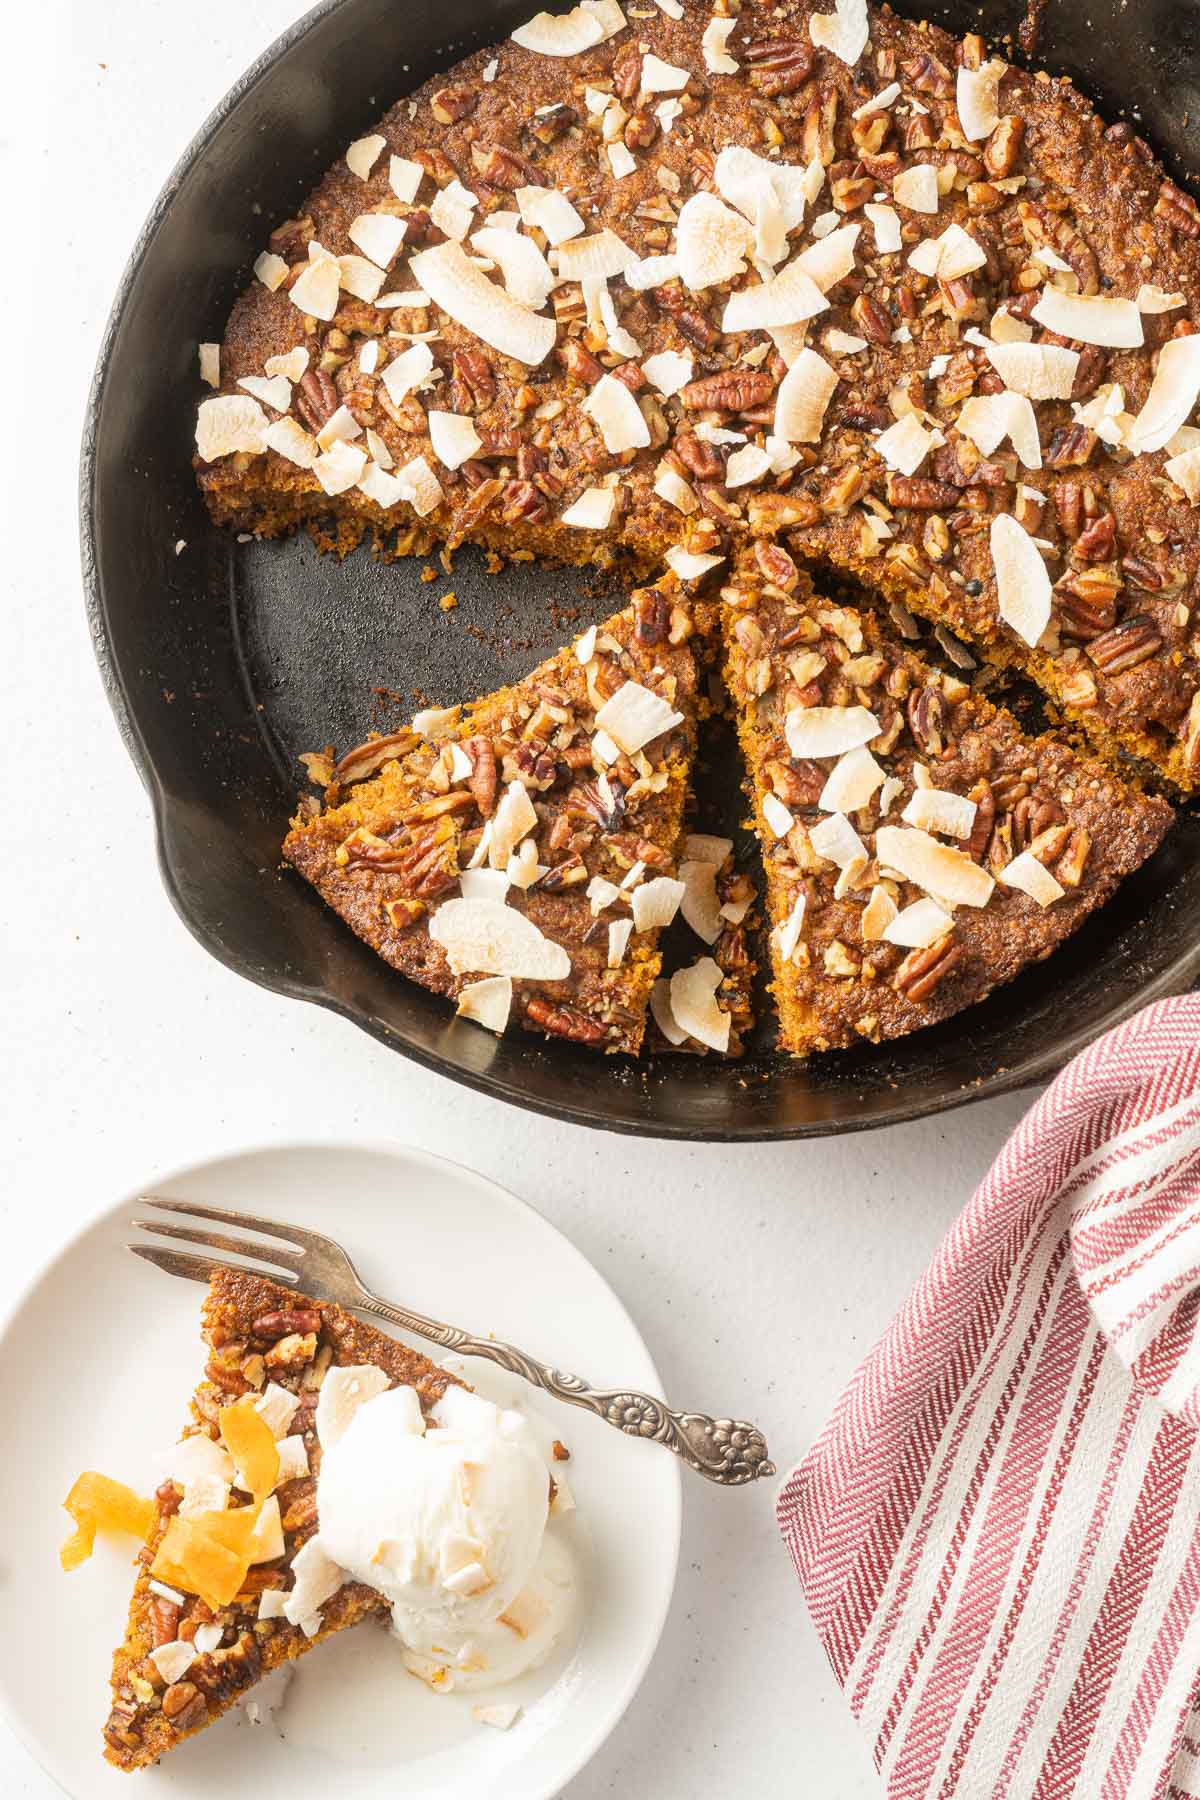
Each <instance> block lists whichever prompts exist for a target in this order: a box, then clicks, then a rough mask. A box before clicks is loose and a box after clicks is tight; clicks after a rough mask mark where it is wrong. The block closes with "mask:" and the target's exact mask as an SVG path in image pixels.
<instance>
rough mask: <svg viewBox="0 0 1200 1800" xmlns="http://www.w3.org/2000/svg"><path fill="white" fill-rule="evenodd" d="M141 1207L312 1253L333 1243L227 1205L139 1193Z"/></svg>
mask: <svg viewBox="0 0 1200 1800" xmlns="http://www.w3.org/2000/svg"><path fill="white" fill-rule="evenodd" d="M138 1205H139V1206H155V1207H160V1208H162V1209H163V1210H164V1211H166V1212H177V1213H189V1214H190V1215H191V1217H192V1218H193V1219H209V1220H211V1221H212V1223H213V1224H214V1225H240V1226H241V1228H242V1230H243V1231H261V1232H264V1233H265V1234H266V1236H267V1237H277V1238H284V1239H285V1240H290V1241H291V1242H292V1243H294V1244H302V1245H303V1246H304V1247H305V1248H306V1249H309V1250H324V1249H326V1248H327V1247H328V1246H329V1245H330V1244H331V1243H332V1241H333V1240H332V1239H331V1238H327V1237H325V1236H324V1235H323V1234H322V1233H321V1232H319V1231H309V1230H307V1229H306V1227H305V1226H303V1225H281V1224H280V1223H279V1221H278V1220H277V1219H263V1218H260V1217H259V1216H258V1215H257V1214H256V1213H245V1212H232V1211H230V1210H229V1209H228V1208H227V1207H224V1206H197V1205H194V1204H193V1203H192V1202H191V1201H190V1200H168V1199H166V1198H165V1196H164V1195H162V1194H139V1196H138Z"/></svg>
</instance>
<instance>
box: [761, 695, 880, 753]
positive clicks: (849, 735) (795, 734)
mask: <svg viewBox="0 0 1200 1800" xmlns="http://www.w3.org/2000/svg"><path fill="white" fill-rule="evenodd" d="M784 732H785V735H786V737H787V743H788V749H789V750H790V752H791V754H792V755H793V756H806V757H817V758H820V757H824V756H842V755H844V754H845V752H846V751H847V750H857V749H858V747H859V745H860V744H869V743H870V742H871V739H872V738H876V737H878V736H879V732H880V724H879V720H878V719H877V718H876V717H875V714H874V713H873V712H868V710H867V708H866V707H865V706H796V707H793V709H792V711H791V712H790V713H789V714H788V716H787V719H786V721H785V723H784Z"/></svg>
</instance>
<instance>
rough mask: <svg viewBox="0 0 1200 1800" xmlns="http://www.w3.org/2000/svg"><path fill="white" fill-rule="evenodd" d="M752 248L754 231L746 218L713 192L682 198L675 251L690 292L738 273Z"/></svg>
mask: <svg viewBox="0 0 1200 1800" xmlns="http://www.w3.org/2000/svg"><path fill="white" fill-rule="evenodd" d="M753 248H754V232H753V230H752V229H751V227H750V225H749V223H748V222H747V220H745V219H744V218H743V217H742V215H741V214H740V213H737V212H734V211H733V210H732V208H731V207H728V206H726V205H725V204H724V202H723V201H721V200H718V198H717V196H716V195H715V194H708V193H699V194H693V195H692V196H691V197H690V199H688V200H685V201H684V203H683V206H682V208H681V209H680V213H679V219H678V222H677V226H676V237H675V254H676V257H677V258H678V262H679V274H680V279H681V280H682V281H683V283H684V286H685V287H688V288H691V290H692V291H693V293H698V292H701V291H702V290H703V289H705V288H709V287H713V286H715V285H716V283H718V282H722V281H731V280H732V279H733V277H734V276H735V275H740V274H741V273H742V271H743V269H744V268H745V266H746V262H745V259H746V257H747V256H748V255H749V254H750V252H751V251H752V250H753Z"/></svg>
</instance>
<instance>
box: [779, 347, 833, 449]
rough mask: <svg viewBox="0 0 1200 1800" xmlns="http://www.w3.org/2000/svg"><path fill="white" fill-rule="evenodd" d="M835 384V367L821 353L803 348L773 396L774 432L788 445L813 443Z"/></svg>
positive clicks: (817, 437)
mask: <svg viewBox="0 0 1200 1800" xmlns="http://www.w3.org/2000/svg"><path fill="white" fill-rule="evenodd" d="M837 384H838V373H837V370H836V369H833V368H831V367H830V365H829V364H828V363H827V362H826V361H825V358H824V357H823V356H818V355H817V352H816V351H815V350H810V349H807V348H806V349H804V350H802V351H801V352H800V354H799V356H797V358H796V360H795V362H794V363H793V364H792V366H791V368H790V369H789V370H788V372H787V374H786V375H785V376H784V378H783V380H782V381H781V382H780V384H779V390H778V392H777V393H776V396H775V432H774V435H775V436H776V437H779V438H783V439H784V440H785V442H787V443H789V444H815V443H816V442H817V441H818V439H819V438H820V436H821V427H822V424H823V422H824V418H825V409H826V407H827V406H828V405H829V402H830V399H831V398H832V396H833V390H834V389H835V388H836V386H837Z"/></svg>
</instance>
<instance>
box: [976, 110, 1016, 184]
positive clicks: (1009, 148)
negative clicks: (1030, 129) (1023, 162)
mask: <svg viewBox="0 0 1200 1800" xmlns="http://www.w3.org/2000/svg"><path fill="white" fill-rule="evenodd" d="M1024 136H1025V121H1024V119H1022V118H1020V117H1018V116H1017V115H1016V114H1015V113H1010V114H1009V115H1008V117H1007V118H1004V119H1001V121H1000V123H999V124H998V125H997V126H995V127H994V128H993V131H992V134H991V136H990V137H989V138H988V141H987V143H986V144H985V145H984V146H983V162H984V167H985V168H986V169H987V172H988V174H989V175H990V176H992V178H993V179H994V180H997V181H999V180H1002V179H1003V178H1004V176H1006V175H1011V174H1012V172H1013V169H1014V168H1015V166H1016V161H1017V157H1018V155H1019V153H1020V149H1021V140H1022V138H1023V137H1024Z"/></svg>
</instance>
